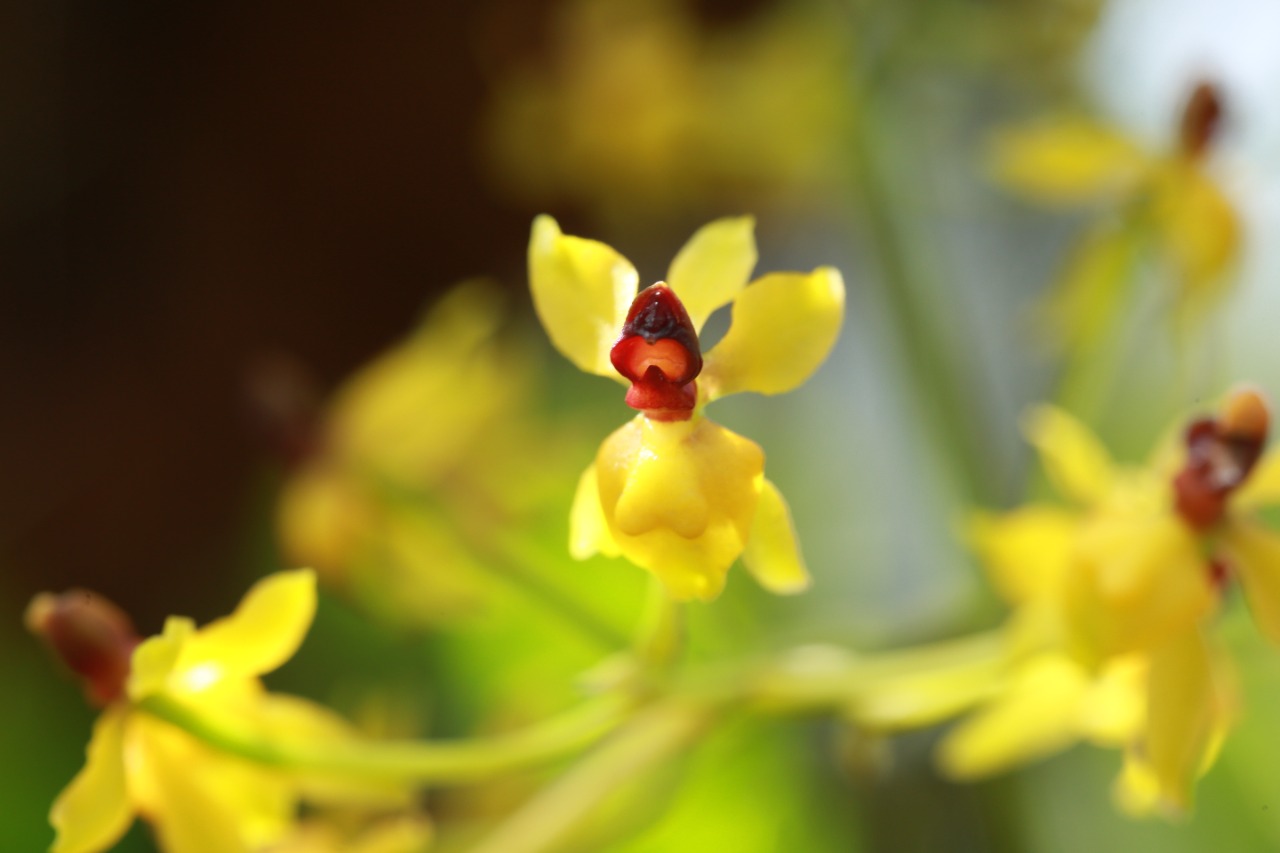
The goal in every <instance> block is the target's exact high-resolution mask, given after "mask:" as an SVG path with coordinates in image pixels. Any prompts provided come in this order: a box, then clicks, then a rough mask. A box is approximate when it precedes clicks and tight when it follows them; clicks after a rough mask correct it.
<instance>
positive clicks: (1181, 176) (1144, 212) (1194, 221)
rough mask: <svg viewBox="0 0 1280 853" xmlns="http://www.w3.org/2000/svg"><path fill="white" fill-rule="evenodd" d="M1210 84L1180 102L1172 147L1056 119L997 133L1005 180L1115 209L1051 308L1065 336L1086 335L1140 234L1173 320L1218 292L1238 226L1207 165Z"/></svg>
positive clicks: (1096, 331) (1066, 201) (1215, 112)
mask: <svg viewBox="0 0 1280 853" xmlns="http://www.w3.org/2000/svg"><path fill="white" fill-rule="evenodd" d="M1221 109H1222V107H1221V103H1220V101H1219V98H1218V93H1217V91H1216V90H1215V89H1214V88H1213V87H1212V86H1209V85H1208V84H1204V83H1202V84H1200V85H1199V86H1198V87H1197V88H1196V89H1195V90H1194V91H1193V92H1192V94H1191V96H1190V98H1189V99H1188V101H1187V104H1186V107H1185V109H1184V112H1183V116H1182V125H1181V128H1180V129H1179V134H1178V139H1177V144H1176V145H1174V146H1172V147H1171V148H1170V149H1167V150H1151V149H1150V148H1149V147H1148V146H1144V145H1142V144H1140V143H1139V142H1137V141H1135V140H1133V139H1131V138H1130V137H1128V136H1126V135H1125V134H1123V133H1122V132H1120V131H1119V130H1116V129H1114V128H1111V127H1108V126H1104V125H1101V124H1098V123H1095V122H1092V121H1088V120H1085V119H1079V118H1059V119H1056V120H1048V121H1042V122H1039V123H1037V124H1034V125H1030V126H1027V127H1022V128H1013V129H1009V130H1006V131H1004V132H1003V133H1001V134H1000V135H999V136H997V137H996V140H995V144H994V146H993V151H992V155H993V156H992V161H993V171H994V173H995V175H996V177H997V178H998V179H999V180H1000V181H1001V182H1003V183H1005V184H1006V185H1008V186H1010V187H1012V188H1014V189H1016V190H1017V191H1019V192H1021V193H1023V194H1025V195H1026V196H1028V197H1029V198H1031V199H1034V200H1036V201H1039V202H1041V203H1043V204H1046V205H1050V206H1060V207H1077V206H1081V205H1085V204H1091V203H1092V204H1098V203H1101V204H1103V205H1105V206H1107V208H1108V209H1109V210H1112V211H1117V210H1118V211H1119V212H1120V214H1121V216H1120V220H1119V223H1118V224H1116V223H1114V222H1112V221H1111V220H1110V219H1109V218H1108V219H1106V220H1103V221H1101V222H1100V223H1099V224H1098V225H1097V226H1096V227H1094V228H1093V229H1092V230H1091V231H1090V233H1089V235H1088V236H1087V237H1086V239H1085V240H1084V241H1083V243H1082V244H1081V247H1080V249H1079V251H1078V252H1077V254H1076V256H1075V258H1074V260H1073V262H1072V264H1071V265H1070V267H1069V268H1068V271H1067V274H1066V278H1065V279H1064V281H1063V282H1062V284H1061V287H1060V289H1059V291H1058V292H1057V293H1056V294H1055V297H1054V300H1055V301H1054V303H1053V305H1052V307H1053V308H1054V309H1055V311H1056V313H1057V317H1056V319H1057V320H1058V321H1059V322H1060V323H1061V324H1062V327H1063V330H1064V333H1065V335H1066V336H1067V338H1068V339H1069V340H1073V341H1083V340H1086V339H1088V340H1094V339H1096V338H1098V337H1099V336H1100V335H1101V334H1103V333H1104V330H1103V329H1101V328H1100V327H1099V323H1100V322H1102V318H1104V317H1106V316H1109V315H1110V314H1111V313H1112V312H1113V311H1114V309H1115V306H1116V305H1117V298H1118V294H1117V291H1118V289H1119V288H1118V282H1117V280H1118V279H1123V278H1125V277H1126V273H1127V270H1128V269H1129V268H1131V266H1132V263H1133V260H1134V252H1135V250H1136V249H1137V248H1138V247H1140V246H1142V245H1145V244H1146V242H1147V241H1148V240H1149V241H1151V244H1153V245H1154V247H1155V249H1156V251H1157V253H1158V255H1159V257H1160V258H1161V259H1162V261H1163V262H1164V263H1166V264H1167V265H1168V266H1169V267H1170V268H1171V270H1172V271H1173V275H1174V277H1175V279H1176V281H1177V291H1176V294H1175V296H1176V298H1175V300H1174V301H1175V303H1176V307H1177V308H1178V311H1179V314H1180V317H1181V318H1182V319H1183V320H1184V321H1185V320H1192V319H1194V318H1196V317H1197V316H1198V315H1199V314H1200V313H1201V312H1202V311H1203V310H1204V309H1206V308H1207V307H1209V306H1210V305H1211V304H1212V303H1213V302H1214V301H1215V300H1216V298H1217V297H1218V296H1219V295H1220V294H1221V292H1222V290H1223V288H1224V285H1225V283H1226V282H1227V280H1228V278H1229V273H1230V272H1231V268H1232V266H1233V264H1234V262H1235V259H1236V257H1237V256H1238V254H1239V249H1240V235H1241V227H1240V222H1239V217H1238V216H1237V213H1236V210H1235V207H1234V206H1233V204H1232V202H1231V201H1230V199H1229V198H1228V197H1227V195H1226V194H1225V193H1224V192H1223V190H1222V188H1221V187H1220V186H1219V185H1218V182H1217V181H1216V179H1215V178H1214V177H1213V176H1212V174H1211V172H1210V168H1209V166H1210V164H1209V162H1208V155H1209V153H1210V148H1211V143H1212V141H1213V138H1214V136H1215V133H1216V131H1217V129H1218V125H1219V123H1220V120H1221Z"/></svg>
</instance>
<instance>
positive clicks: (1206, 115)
mask: <svg viewBox="0 0 1280 853" xmlns="http://www.w3.org/2000/svg"><path fill="white" fill-rule="evenodd" d="M1221 125H1222V96H1221V95H1220V94H1219V92H1218V89H1217V87H1215V86H1214V85H1213V84H1212V83H1207V82H1204V81H1201V82H1200V83H1198V84H1196V87H1195V89H1193V90H1192V91H1191V95H1190V96H1189V97H1188V98H1187V103H1186V106H1184V107H1183V108H1182V124H1181V127H1180V128H1179V129H1178V141H1179V144H1181V146H1182V150H1183V152H1184V153H1185V154H1187V155H1188V156H1191V157H1201V156H1203V155H1204V153H1205V152H1206V151H1208V150H1209V145H1210V144H1211V143H1212V142H1213V138H1214V136H1216V135H1217V132H1218V128H1219V127H1221Z"/></svg>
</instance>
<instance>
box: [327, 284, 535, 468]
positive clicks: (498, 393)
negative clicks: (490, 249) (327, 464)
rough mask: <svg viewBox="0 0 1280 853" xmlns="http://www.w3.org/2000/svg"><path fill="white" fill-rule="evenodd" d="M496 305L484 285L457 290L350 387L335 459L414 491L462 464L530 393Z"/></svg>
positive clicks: (343, 393) (337, 410) (335, 431)
mask: <svg viewBox="0 0 1280 853" xmlns="http://www.w3.org/2000/svg"><path fill="white" fill-rule="evenodd" d="M499 300H500V295H499V294H498V293H497V292H495V291H494V289H493V288H492V287H490V286H488V285H486V284H484V283H483V282H478V281H476V282H469V283H467V284H464V285H460V286H458V287H456V288H454V289H453V290H451V291H449V292H448V293H446V294H445V295H444V296H443V297H442V298H441V299H440V301H439V302H438V303H437V304H436V305H434V306H433V307H432V309H431V311H430V312H428V314H427V315H426V317H425V318H424V319H423V321H422V323H421V324H420V325H419V327H418V328H417V329H416V330H415V331H414V332H413V333H412V334H411V335H410V336H409V337H408V338H407V339H406V340H404V341H402V342H400V343H399V344H397V345H396V346H395V347H393V348H391V349H390V350H388V351H387V352H385V353H383V354H382V355H380V356H379V357H378V358H377V359H375V360H374V361H372V362H371V363H369V364H367V365H366V366H364V367H363V368H362V369H361V370H360V371H359V372H358V373H357V374H356V375H355V376H353V377H352V378H351V379H350V380H348V381H347V382H345V383H343V386H342V388H341V390H340V391H339V392H338V394H337V395H335V397H334V400H333V403H332V405H331V407H330V415H329V423H328V424H327V427H328V434H327V438H328V439H329V441H330V445H331V446H330V447H329V448H327V450H328V451H329V455H330V456H335V455H336V456H338V457H340V458H341V459H343V460H344V461H347V462H349V463H352V464H354V465H355V466H357V467H358V468H359V469H360V471H361V473H362V474H363V473H373V474H377V475H380V476H384V477H387V478H389V479H397V480H404V479H405V478H412V482H413V483H415V484H427V483H433V482H434V481H435V480H436V479H438V478H439V477H441V476H443V475H444V474H445V473H446V472H447V471H448V470H449V469H450V468H451V466H456V465H457V464H458V461H459V458H460V457H462V456H463V455H464V454H465V453H466V452H468V451H469V449H470V448H471V447H472V446H474V442H476V440H477V435H478V433H479V432H480V431H481V430H482V429H483V428H484V427H485V426H486V425H488V424H491V423H493V422H494V421H496V420H497V419H499V418H502V417H504V416H505V415H506V414H507V413H508V412H509V411H510V410H511V407H512V406H513V405H518V402H517V401H518V400H519V399H520V395H521V394H522V393H524V391H525V383H526V382H527V377H526V376H525V375H524V373H525V370H526V368H525V360H523V359H521V358H520V357H519V356H518V355H516V353H515V352H514V351H513V350H511V349H509V348H508V347H507V346H506V345H505V344H504V342H503V341H502V339H501V337H500V336H499V335H498V333H497V332H498V326H499V323H500V321H501V319H502V313H501V307H500V301H499ZM476 388H484V389H485V393H483V394H476V393H475V389H476ZM424 412H430V413H431V415H430V416H429V417H426V416H424V415H423V413H424ZM368 469H373V470H372V471H371V472H370V471H369V470H368ZM348 477H351V475H350V474H349V473H348Z"/></svg>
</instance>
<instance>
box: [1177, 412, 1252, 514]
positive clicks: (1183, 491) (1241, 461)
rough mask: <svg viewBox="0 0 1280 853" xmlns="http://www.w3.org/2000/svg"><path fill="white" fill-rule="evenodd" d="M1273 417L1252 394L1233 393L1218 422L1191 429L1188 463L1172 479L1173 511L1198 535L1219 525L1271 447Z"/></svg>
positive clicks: (1211, 420) (1206, 420)
mask: <svg viewBox="0 0 1280 853" xmlns="http://www.w3.org/2000/svg"><path fill="white" fill-rule="evenodd" d="M1268 422H1269V415H1268V412H1267V407H1266V403H1264V402H1263V400H1262V397H1261V396H1260V395H1259V394H1258V393H1257V392H1256V391H1252V390H1244V391H1239V392H1237V393H1235V394H1233V395H1232V396H1231V397H1230V398H1229V399H1228V400H1227V403H1226V406H1225V407H1224V409H1223V412H1222V414H1221V415H1220V416H1219V417H1217V418H1201V419H1199V420H1196V421H1193V422H1192V423H1191V425H1190V426H1188V427H1187V431H1186V434H1185V438H1184V441H1185V442H1186V445H1187V461H1186V463H1185V464H1184V465H1183V466H1182V470H1180V471H1179V472H1178V474H1177V475H1176V476H1175V477H1174V479H1173V492H1174V506H1175V507H1176V508H1177V510H1178V513H1179V515H1181V516H1182V518H1183V519H1184V520H1185V521H1186V522H1187V523H1188V524H1190V525H1191V526H1192V527H1194V528H1195V529H1197V530H1204V529H1206V528H1209V527H1211V526H1213V525H1214V524H1216V523H1217V522H1218V520H1219V519H1221V518H1222V515H1223V513H1224V512H1225V511H1226V506H1227V499H1228V498H1229V497H1230V496H1231V493H1232V492H1234V491H1235V490H1236V489H1237V488H1239V487H1240V485H1241V484H1242V483H1243V482H1244V481H1245V479H1246V478H1248V476H1249V473H1250V472H1251V471H1252V470H1253V466H1254V465H1255V464H1256V463H1257V461H1258V459H1259V458H1260V457H1261V456H1262V451H1263V448H1264V447H1265V446H1266V443H1267V428H1268Z"/></svg>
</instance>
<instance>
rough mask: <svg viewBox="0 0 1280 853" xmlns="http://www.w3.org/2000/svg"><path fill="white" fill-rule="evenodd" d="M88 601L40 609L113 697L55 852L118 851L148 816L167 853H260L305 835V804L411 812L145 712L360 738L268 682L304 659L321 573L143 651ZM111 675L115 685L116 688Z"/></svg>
mask: <svg viewBox="0 0 1280 853" xmlns="http://www.w3.org/2000/svg"><path fill="white" fill-rule="evenodd" d="M81 595H82V594H81V593H72V594H69V595H68V596H63V597H55V596H49V595H47V594H46V595H42V596H38V597H37V598H36V599H35V600H34V601H33V603H32V605H31V607H30V608H29V610H28V623H29V624H30V625H31V627H32V628H33V629H34V630H35V631H37V632H38V633H40V634H42V635H44V636H46V637H48V638H49V640H50V641H51V642H52V644H53V645H54V647H55V648H56V649H57V650H58V651H60V652H62V653H63V654H64V656H66V654H65V653H66V651H67V650H68V644H67V641H66V638H67V637H68V636H71V637H74V638H77V639H75V640H74V641H73V642H74V645H75V647H76V648H77V649H79V650H80V652H81V654H80V655H79V656H78V657H77V658H76V660H78V661H79V664H80V665H79V666H78V667H77V669H78V671H80V672H81V674H86V675H87V677H90V678H93V679H96V687H95V690H94V695H99V696H102V697H103V698H104V699H105V700H106V701H105V702H104V703H101V704H105V708H104V710H103V712H102V715H101V716H100V717H99V718H98V721H97V723H96V724H95V725H94V730H93V736H92V738H91V740H90V741H89V746H88V750H87V761H86V763H85V766H84V768H83V769H82V770H81V771H80V773H79V774H77V775H76V777H75V778H74V779H73V780H72V781H71V783H70V784H69V785H68V786H67V787H66V789H64V790H63V792H62V793H61V794H60V795H59V796H58V798H57V800H56V801H55V803H54V805H53V809H52V811H51V812H50V822H51V823H52V824H53V826H54V828H55V829H56V831H57V838H56V840H55V841H54V844H53V847H52V850H53V853H94V852H95V851H100V850H106V849H107V848H109V847H110V846H111V845H112V844H114V843H115V842H116V841H117V840H118V839H119V838H120V836H122V835H123V834H124V832H125V830H127V829H128V828H129V825H130V824H131V823H132V822H133V819H134V817H135V816H141V817H143V818H144V819H145V820H147V821H148V822H149V823H150V824H151V825H152V826H153V828H154V830H155V833H156V837H157V839H158V841H159V843H160V846H161V847H162V848H163V849H164V850H165V851H168V853H236V851H245V853H248V851H254V850H259V849H261V848H263V847H264V846H266V845H268V844H270V843H273V842H275V841H277V840H279V839H281V838H284V837H285V836H286V835H287V834H288V833H289V832H291V831H292V828H293V822H294V819H295V815H296V811H297V805H298V800H299V798H300V797H301V796H304V795H305V796H307V797H309V798H312V797H314V798H318V799H330V800H337V801H344V802H353V801H354V802H362V803H367V804H375V803H376V804H381V805H384V806H385V805H402V804H403V801H404V800H405V797H406V794H407V792H406V791H405V790H403V789H402V788H399V787H393V786H387V785H383V784H363V783H356V782H350V781H346V780H337V779H330V778H326V777H308V778H304V777H301V776H299V775H298V774H294V773H290V772H288V771H285V770H283V769H273V768H271V767H268V766H265V765H262V764H257V763H253V762H250V761H248V760H246V759H244V758H239V757H236V756H232V755H229V754H226V753H222V752H219V751H217V750H215V749H214V748H212V747H210V746H209V745H207V744H205V743H203V742H201V741H198V740H196V739H195V738H193V737H191V736H190V735H188V734H187V733H186V732H184V731H182V730H180V729H178V728H176V727H174V726H172V725H170V724H169V723H167V722H164V721H162V720H160V719H159V718H157V717H155V716H152V715H151V714H149V713H148V712H146V711H145V710H143V709H142V708H141V707H140V705H141V704H142V703H146V702H148V701H154V700H156V699H157V698H161V699H163V700H164V701H166V702H171V703H175V704H177V705H180V706H183V707H189V708H193V709H197V710H198V713H199V714H200V715H201V716H203V717H205V718H209V719H218V720H223V721H225V722H227V723H228V724H230V725H234V726H237V727H247V728H249V729H251V730H252V731H254V732H255V733H256V734H258V735H260V736H262V737H263V738H267V739H274V740H277V741H281V742H287V741H291V740H299V739H305V740H306V742H308V743H325V742H334V741H335V740H343V739H347V738H351V737H354V736H355V735H354V733H353V731H352V730H351V729H350V728H349V727H348V726H347V724H346V723H344V722H343V721H342V720H340V719H339V718H337V717H336V716H335V715H334V714H332V713H331V712H329V711H328V710H326V709H324V708H322V707H321V706H319V705H315V704H312V703H310V702H308V701H305V700H302V699H298V698H294V697H290V696H284V695H279V694H272V693H268V692H266V690H265V689H264V688H263V686H262V684H261V682H260V681H259V679H258V676H260V675H262V674H263V673H265V672H269V671H270V670H273V669H275V668H276V667H278V666H279V665H280V664H282V663H284V662H285V661H286V660H288V659H289V658H290V657H292V656H293V653H294V651H295V650H296V649H297V648H298V646H299V644H300V643H301V642H302V639H303V637H304V636H305V634H306V632H307V629H308V628H309V627H310V624H311V620H312V618H313V616H314V613H315V605H316V596H315V575H314V574H313V573H312V572H311V571H310V570H305V569H304V570H298V571H292V572H281V573H279V574H275V575H272V576H270V577H268V578H265V579H263V580H262V581H259V582H258V583H257V584H256V585H255V586H254V587H253V588H252V589H250V590H249V592H248V594H247V595H246V596H245V597H244V600H243V601H241V603H240V605H239V607H237V608H236V611H235V612H234V613H233V614H232V615H231V616H229V617H226V618H224V619H219V620H217V621H214V622H212V623H210V624H209V625H206V626H205V627H203V628H199V629H197V628H196V627H195V625H194V623H193V622H192V621H191V620H190V619H187V618H185V617H179V616H174V617H170V618H169V619H168V620H167V621H166V623H165V626H164V631H163V632H162V633H161V634H160V635H159V636H156V637H151V638H149V639H146V640H142V641H140V642H139V641H138V639H137V637H136V636H134V635H132V628H131V627H129V626H128V625H127V620H125V622H123V623H122V622H120V620H119V619H118V618H117V617H115V616H112V615H109V611H107V610H102V611H95V612H85V611H84V610H83V609H80V610H79V611H77V610H76V609H75V608H76V605H75V604H74V599H76V598H78V597H80V596H81ZM104 614H106V615H104ZM122 626H123V627H122ZM104 627H107V628H109V629H110V630H102V629H103V628H104ZM87 638H96V641H93V642H89V641H88V640H87ZM130 652H131V655H129V653H130ZM122 654H124V655H127V656H129V661H130V664H129V666H128V667H127V669H124V670H121V669H119V668H116V667H114V666H113V665H112V663H111V662H112V661H114V660H117V659H118V658H119V657H120V656H121V655H122ZM95 661H96V662H97V664H95ZM98 664H100V665H98ZM86 671H87V672H86ZM108 677H114V678H115V683H114V684H112V685H110V689H107V687H108V685H107V684H106V679H107V678H108Z"/></svg>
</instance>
